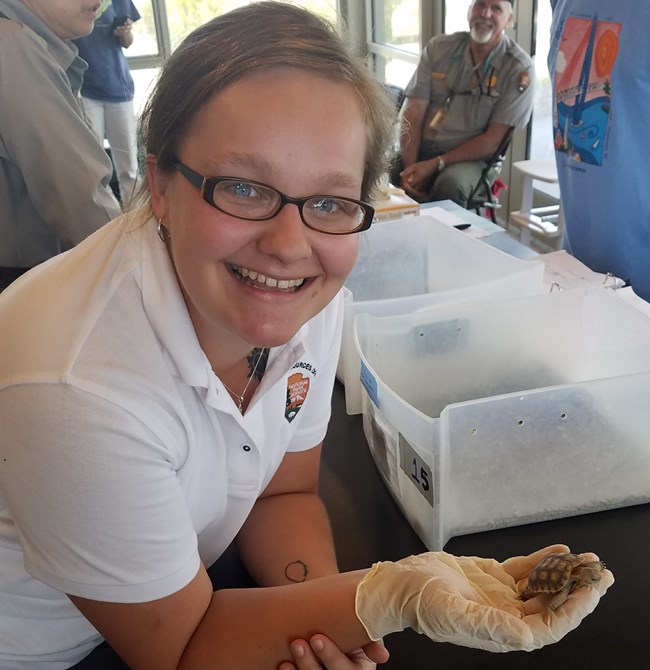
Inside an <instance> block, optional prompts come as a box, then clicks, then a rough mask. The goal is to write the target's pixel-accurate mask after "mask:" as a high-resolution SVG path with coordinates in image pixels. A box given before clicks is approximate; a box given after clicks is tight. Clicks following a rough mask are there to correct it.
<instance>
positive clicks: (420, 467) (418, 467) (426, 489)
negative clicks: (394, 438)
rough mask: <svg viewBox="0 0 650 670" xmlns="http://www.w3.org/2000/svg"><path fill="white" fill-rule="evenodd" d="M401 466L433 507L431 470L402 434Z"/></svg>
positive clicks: (400, 437) (400, 448)
mask: <svg viewBox="0 0 650 670" xmlns="http://www.w3.org/2000/svg"><path fill="white" fill-rule="evenodd" d="M399 464H400V468H401V469H402V471H403V472H404V473H405V474H406V475H407V476H408V478H409V479H410V481H411V483H412V484H413V485H414V486H415V487H416V488H417V489H418V491H419V492H420V493H421V494H422V495H423V496H424V498H425V499H426V500H427V502H428V503H429V505H431V507H433V474H432V472H431V468H430V467H429V466H428V465H427V464H426V463H425V461H424V460H423V459H422V458H421V457H420V456H419V455H418V454H417V452H416V451H415V449H413V447H412V446H411V445H410V444H409V443H408V442H407V441H406V440H405V439H404V436H403V435H402V434H400V436H399Z"/></svg>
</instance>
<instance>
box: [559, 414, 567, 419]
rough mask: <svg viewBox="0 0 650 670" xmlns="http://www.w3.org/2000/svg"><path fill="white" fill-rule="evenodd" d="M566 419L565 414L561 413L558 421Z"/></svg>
mask: <svg viewBox="0 0 650 670" xmlns="http://www.w3.org/2000/svg"><path fill="white" fill-rule="evenodd" d="M566 417H567V414H566V412H562V414H560V419H562V420H563V421H564V419H566Z"/></svg>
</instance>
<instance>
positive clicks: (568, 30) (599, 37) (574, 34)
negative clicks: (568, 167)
mask: <svg viewBox="0 0 650 670" xmlns="http://www.w3.org/2000/svg"><path fill="white" fill-rule="evenodd" d="M621 27H622V26H621V24H620V23H612V22H608V21H599V20H598V17H597V16H594V17H592V18H581V17H575V16H572V17H569V18H568V19H567V20H566V21H565V23H564V29H563V31H562V38H561V42H560V46H559V49H558V52H557V60H556V63H555V72H556V77H555V96H554V103H555V104H554V108H553V138H554V145H555V150H556V151H559V152H562V153H565V154H567V155H568V157H569V158H570V159H572V160H575V161H579V162H582V163H589V164H591V165H602V163H603V158H604V155H605V153H604V152H605V147H606V139H607V129H608V127H609V120H610V109H611V100H612V95H613V94H614V95H615V94H616V91H615V90H614V89H613V86H612V79H611V75H612V69H613V68H614V63H615V62H616V56H617V55H618V46H619V37H620V33H621Z"/></svg>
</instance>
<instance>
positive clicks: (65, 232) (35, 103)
mask: <svg viewBox="0 0 650 670" xmlns="http://www.w3.org/2000/svg"><path fill="white" fill-rule="evenodd" d="M99 7H100V2H99V0H0V94H1V96H2V104H0V290H2V289H3V288H5V287H6V286H7V285H8V284H9V283H10V282H11V281H13V279H15V278H16V277H17V276H19V275H20V274H22V273H23V272H25V271H26V270H28V269H29V268H31V267H33V266H35V265H37V264H39V263H41V262H43V261H45V260H47V259H48V258H50V257H52V256H54V255H56V254H58V253H60V252H62V251H65V250H66V249H68V248H70V247H72V246H74V245H75V244H77V243H79V242H80V241H81V240H83V239H84V238H85V237H87V236H88V235H89V234H90V233H92V232H93V231H95V230H96V229H97V228H99V227H101V226H102V225H103V224H105V223H106V222H108V221H109V220H110V219H112V218H114V217H116V216H118V215H119V214H120V206H119V203H118V202H117V200H116V199H115V197H114V196H113V193H112V191H111V189H110V186H109V182H110V179H111V175H112V166H111V162H110V159H109V158H108V156H107V155H106V152H105V151H104V149H103V147H102V146H101V145H100V144H99V143H98V141H97V139H96V137H95V135H94V133H93V132H92V130H91V129H90V127H89V126H88V122H87V120H86V116H85V114H84V110H83V106H82V102H81V99H80V96H79V90H80V88H81V83H82V80H83V73H84V71H85V69H86V67H87V66H86V63H85V61H83V60H82V59H81V58H80V57H79V55H78V50H77V47H76V46H74V45H73V44H72V42H71V41H70V40H71V38H73V37H79V36H81V35H86V34H88V33H89V32H91V31H92V29H93V24H94V20H95V16H96V14H97V11H98V9H99Z"/></svg>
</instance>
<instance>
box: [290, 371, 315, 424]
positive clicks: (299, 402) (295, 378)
mask: <svg viewBox="0 0 650 670" xmlns="http://www.w3.org/2000/svg"><path fill="white" fill-rule="evenodd" d="M309 384H310V381H309V377H305V376H304V375H303V374H302V373H300V372H294V374H292V375H291V376H290V377H289V379H287V405H286V407H285V409H284V418H285V419H286V420H287V421H288V422H289V423H291V422H292V421H293V420H294V419H295V418H296V414H298V412H299V411H300V408H301V407H302V406H303V403H304V402H305V399H306V398H307V393H309Z"/></svg>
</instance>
